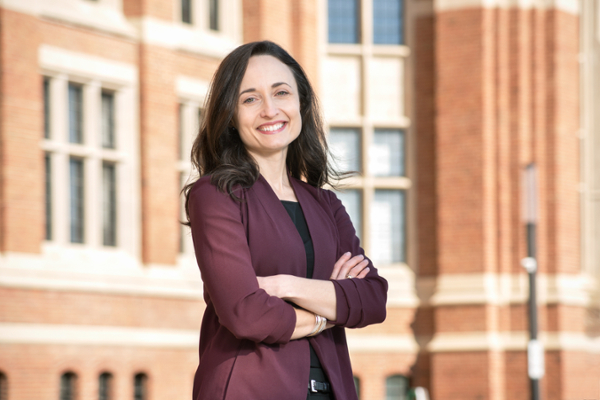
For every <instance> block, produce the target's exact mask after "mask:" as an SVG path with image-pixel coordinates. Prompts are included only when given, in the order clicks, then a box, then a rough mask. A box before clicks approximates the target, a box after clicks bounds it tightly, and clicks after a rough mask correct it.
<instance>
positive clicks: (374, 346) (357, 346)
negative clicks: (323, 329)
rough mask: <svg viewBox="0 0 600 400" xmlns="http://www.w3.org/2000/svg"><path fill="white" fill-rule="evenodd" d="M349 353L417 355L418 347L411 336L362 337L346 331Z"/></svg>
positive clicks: (362, 335)
mask: <svg viewBox="0 0 600 400" xmlns="http://www.w3.org/2000/svg"><path fill="white" fill-rule="evenodd" d="M346 334H347V337H346V340H347V342H348V349H349V350H350V352H351V353H392V352H393V353H412V354H414V353H417V352H418V351H419V345H418V343H417V341H416V340H415V337H414V336H413V335H411V334H408V333H406V334H394V335H364V334H353V333H352V332H351V331H349V330H347V331H346Z"/></svg>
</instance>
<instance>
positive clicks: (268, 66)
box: [240, 55, 296, 93]
mask: <svg viewBox="0 0 600 400" xmlns="http://www.w3.org/2000/svg"><path fill="white" fill-rule="evenodd" d="M276 83H286V84H288V85H289V86H291V87H295V86H296V80H295V78H294V74H293V73H292V70H291V69H290V68H289V67H288V66H287V65H285V64H284V63H282V62H281V61H279V60H278V59H277V58H275V57H273V56H269V55H258V56H252V57H250V59H249V60H248V67H247V68H246V73H245V74H244V77H243V78H242V84H241V87H240V93H241V92H243V91H247V90H248V89H253V88H254V89H257V88H256V87H255V86H256V85H259V86H261V87H262V86H268V87H270V86H271V85H273V84H276Z"/></svg>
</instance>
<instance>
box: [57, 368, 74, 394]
mask: <svg viewBox="0 0 600 400" xmlns="http://www.w3.org/2000/svg"><path fill="white" fill-rule="evenodd" d="M76 383H77V375H75V374H74V373H72V372H67V373H64V374H62V376H61V377H60V400H76V398H77V397H76Z"/></svg>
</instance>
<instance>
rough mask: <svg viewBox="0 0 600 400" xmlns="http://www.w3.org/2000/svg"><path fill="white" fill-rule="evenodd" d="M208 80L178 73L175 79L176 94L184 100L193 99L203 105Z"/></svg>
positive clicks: (208, 83)
mask: <svg viewBox="0 0 600 400" xmlns="http://www.w3.org/2000/svg"><path fill="white" fill-rule="evenodd" d="M209 86H210V82H208V81H205V80H203V79H197V78H192V77H189V76H185V75H179V76H178V77H177V79H176V81H175V87H176V91H177V95H178V96H179V97H180V98H183V99H186V100H193V101H195V102H197V103H200V106H203V105H204V101H205V99H206V95H207V94H208V88H209Z"/></svg>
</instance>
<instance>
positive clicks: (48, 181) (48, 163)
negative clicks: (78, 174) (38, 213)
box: [44, 152, 52, 240]
mask: <svg viewBox="0 0 600 400" xmlns="http://www.w3.org/2000/svg"><path fill="white" fill-rule="evenodd" d="M44 170H45V174H44V175H45V182H44V183H45V185H44V186H45V197H46V202H45V203H46V204H45V205H46V240H52V159H51V158H50V153H48V152H46V153H44Z"/></svg>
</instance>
